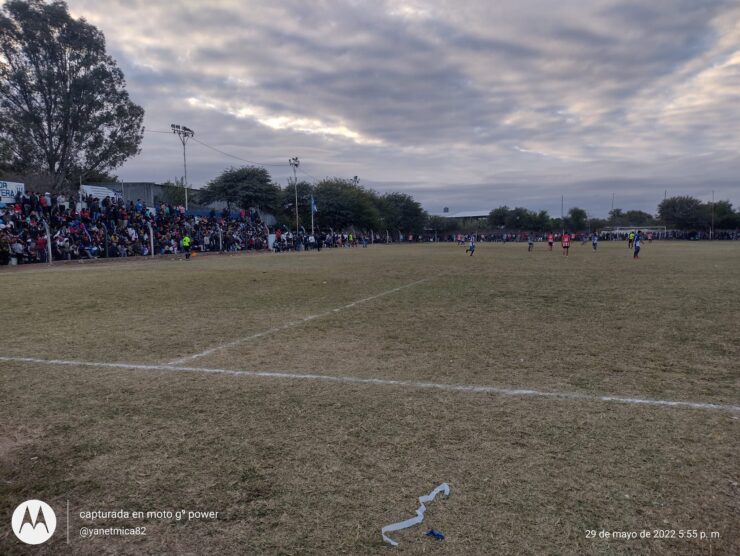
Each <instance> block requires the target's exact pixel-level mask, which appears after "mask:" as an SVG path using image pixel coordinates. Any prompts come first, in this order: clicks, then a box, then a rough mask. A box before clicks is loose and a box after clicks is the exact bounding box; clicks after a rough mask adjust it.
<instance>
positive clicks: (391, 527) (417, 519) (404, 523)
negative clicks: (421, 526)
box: [380, 483, 450, 546]
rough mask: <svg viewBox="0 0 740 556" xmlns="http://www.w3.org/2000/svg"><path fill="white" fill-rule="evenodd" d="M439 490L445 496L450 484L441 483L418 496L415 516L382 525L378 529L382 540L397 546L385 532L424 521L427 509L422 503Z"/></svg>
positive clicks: (429, 500) (428, 500) (448, 493)
mask: <svg viewBox="0 0 740 556" xmlns="http://www.w3.org/2000/svg"><path fill="white" fill-rule="evenodd" d="M440 492H443V493H444V495H445V496H449V495H450V485H448V484H447V483H442V484H441V485H439V486H438V487H437V488H435V489H434V490H433V491H432V492H430V493H429V494H427V495H426V496H419V507H418V508H417V509H416V517H412V518H409V519H407V520H406V521H399V522H398V523H391V524H390V525H386V526H385V527H383V528H382V529H381V530H380V533H381V534H382V535H383V540H384V541H385V542H387V543H388V544H390V545H392V546H398V543H397V542H396V541H394V540H393V539H392V538H390V537H388V536H387V535H386V533H392V532H393V531H400V530H401V529H408V528H409V527H412V526H414V525H416V524H417V523H421V522H422V521H424V512H426V511H427V507H426V506H425V505H424V504H425V503H427V502H431V501H432V500H434V498H435V497H436V496H437V494H439V493H440Z"/></svg>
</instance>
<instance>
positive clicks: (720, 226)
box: [709, 201, 740, 230]
mask: <svg viewBox="0 0 740 556" xmlns="http://www.w3.org/2000/svg"><path fill="white" fill-rule="evenodd" d="M709 210H710V218H711V210H712V207H711V203H710V204H709ZM738 227H740V213H737V212H735V211H734V210H732V203H731V202H730V201H717V202H716V203H714V228H715V229H716V230H735V229H737V228H738Z"/></svg>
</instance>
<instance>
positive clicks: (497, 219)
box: [488, 205, 509, 228]
mask: <svg viewBox="0 0 740 556" xmlns="http://www.w3.org/2000/svg"><path fill="white" fill-rule="evenodd" d="M508 217H509V207H507V206H506V205H504V206H501V207H498V208H495V209H493V210H492V211H491V213H490V214H489V215H488V224H489V225H490V226H491V227H492V228H503V227H504V226H506V222H507V219H508Z"/></svg>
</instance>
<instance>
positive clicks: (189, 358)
mask: <svg viewBox="0 0 740 556" xmlns="http://www.w3.org/2000/svg"><path fill="white" fill-rule="evenodd" d="M427 280H430V278H424V279H423V280H417V281H416V282H411V283H410V284H405V285H403V286H399V287H397V288H393V289H392V290H388V291H384V292H380V293H376V294H375V295H371V296H370V297H364V298H362V299H358V300H357V301H353V302H352V303H348V304H347V305H342V306H341V307H336V308H335V309H330V310H328V311H324V312H323V313H317V314H315V315H308V316H307V317H303V318H302V319H300V320H294V321H291V322H287V323H285V324H281V325H280V326H275V327H273V328H270V329H269V330H264V331H262V332H257V333H256V334H251V335H249V336H245V337H243V338H239V339H238V340H234V341H233V342H228V343H226V344H220V345H217V346H214V347H212V348H208V349H206V350H204V351H201V352H200V353H194V354H193V355H187V356H185V357H181V358H179V359H175V360H174V361H170V362H169V363H166V364H167V365H180V364H182V363H185V362H186V361H192V360H194V359H199V358H200V357H206V356H207V355H211V354H212V353H214V352H216V351H220V350H222V349H228V348H231V347H234V346H238V345H239V344H243V343H244V342H248V341H249V340H255V339H257V338H261V337H263V336H267V335H269V334H274V333H275V332H280V331H281V330H286V329H288V328H293V327H294V326H300V325H302V324H306V323H307V322H308V321H312V320H315V319H320V318H322V317H328V316H329V315H333V314H334V313H338V312H339V311H344V310H345V309H350V308H352V307H354V306H355V305H359V304H360V303H367V302H368V301H372V300H373V299H378V298H379V297H383V296H385V295H390V294H392V293H396V292H398V291H401V290H403V289H406V288H410V287H411V286H416V285H417V284H421V283H422V282H426V281H427Z"/></svg>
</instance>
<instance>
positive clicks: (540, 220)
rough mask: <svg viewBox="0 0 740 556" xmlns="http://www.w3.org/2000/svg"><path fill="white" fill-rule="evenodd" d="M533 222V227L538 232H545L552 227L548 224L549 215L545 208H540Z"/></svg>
mask: <svg viewBox="0 0 740 556" xmlns="http://www.w3.org/2000/svg"><path fill="white" fill-rule="evenodd" d="M533 224H534V226H533V229H534V230H536V231H538V232H546V231H548V230H550V229H551V228H552V226H550V215H549V214H548V213H547V211H546V210H541V211H540V212H538V213H537V216H536V217H535V218H534V223H533Z"/></svg>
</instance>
